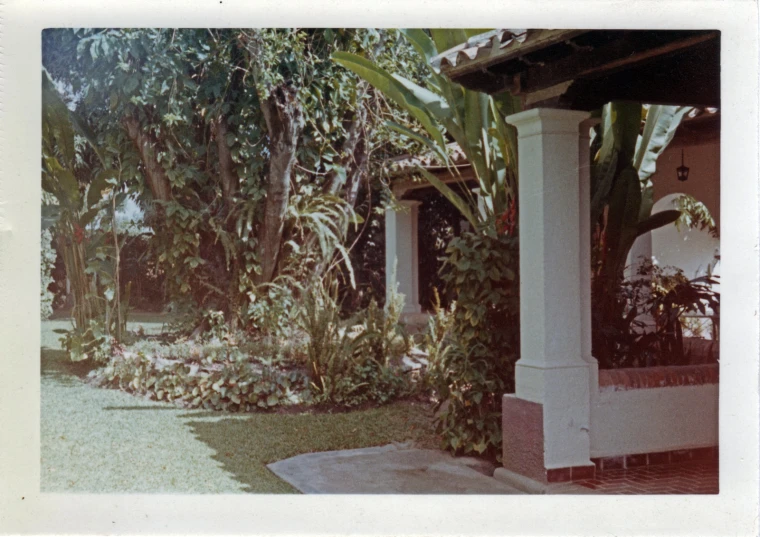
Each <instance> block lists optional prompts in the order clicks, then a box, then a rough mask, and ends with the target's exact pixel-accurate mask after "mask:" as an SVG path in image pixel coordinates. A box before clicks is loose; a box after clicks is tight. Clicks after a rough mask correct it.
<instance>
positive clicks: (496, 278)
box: [427, 227, 520, 459]
mask: <svg viewBox="0 0 760 537" xmlns="http://www.w3.org/2000/svg"><path fill="white" fill-rule="evenodd" d="M447 254H448V258H447V259H446V261H445V264H444V266H443V269H442V271H443V279H444V281H445V282H446V289H447V292H450V293H451V295H452V296H456V297H457V300H456V306H455V307H454V308H453V309H452V310H450V312H449V313H443V312H442V311H441V310H440V308H438V309H437V311H436V312H435V315H434V317H433V319H432V320H431V323H432V324H433V327H432V330H431V332H432V333H431V335H429V336H428V344H427V347H428V352H429V354H430V356H429V358H430V370H429V372H428V377H429V382H430V384H431V385H432V386H433V388H434V390H435V392H436V394H437V396H438V399H439V405H440V408H439V412H438V414H437V417H436V426H437V430H438V432H439V434H441V435H442V437H443V445H444V448H446V449H450V450H452V451H453V452H455V453H465V454H466V453H473V452H474V453H478V454H482V455H486V456H489V457H493V458H496V459H499V458H500V451H501V439H502V436H501V398H502V395H503V394H504V393H510V392H512V391H514V364H515V362H516V360H517V353H518V349H519V333H520V328H519V302H518V300H519V298H518V289H519V288H518V280H517V269H518V257H517V241H516V239H514V238H512V237H510V236H509V235H508V234H501V233H497V231H496V230H495V229H493V228H491V227H485V228H484V229H482V230H481V231H478V232H466V233H463V234H462V235H461V236H460V237H458V238H455V239H453V240H452V241H451V243H450V245H449V247H448V249H447ZM446 334H448V335H446Z"/></svg>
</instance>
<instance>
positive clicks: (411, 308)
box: [385, 200, 422, 313]
mask: <svg viewBox="0 0 760 537" xmlns="http://www.w3.org/2000/svg"><path fill="white" fill-rule="evenodd" d="M398 204H399V205H401V207H402V210H400V211H398V212H397V211H394V210H393V209H391V208H389V209H386V211H385V288H386V293H388V292H390V290H391V289H393V286H394V285H396V283H398V292H399V293H400V294H402V295H404V310H403V312H404V313H420V312H421V311H422V308H421V307H420V297H419V272H420V269H419V265H420V264H419V256H418V244H417V215H418V213H419V206H420V202H419V201H415V200H400V201H399V202H398ZM394 269H395V274H396V281H394V280H393V274H394Z"/></svg>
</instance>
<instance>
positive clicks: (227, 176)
mask: <svg viewBox="0 0 760 537" xmlns="http://www.w3.org/2000/svg"><path fill="white" fill-rule="evenodd" d="M211 128H212V132H213V134H214V137H215V138H216V150H217V153H218V155H219V181H220V183H221V184H222V197H223V198H224V203H225V204H226V205H227V208H228V209H229V208H231V207H232V197H233V196H234V195H235V192H237V188H238V182H239V180H238V176H237V174H236V173H235V163H234V162H232V154H231V153H230V147H229V145H228V144H227V133H228V132H229V130H228V128H227V119H226V118H225V117H224V116H222V117H220V118H219V119H218V120H216V121H215V122H214V123H213V124H212V127H211Z"/></svg>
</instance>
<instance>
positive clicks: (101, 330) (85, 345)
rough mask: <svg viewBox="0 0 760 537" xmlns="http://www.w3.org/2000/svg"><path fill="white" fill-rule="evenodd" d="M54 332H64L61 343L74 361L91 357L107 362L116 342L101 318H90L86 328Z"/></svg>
mask: <svg viewBox="0 0 760 537" xmlns="http://www.w3.org/2000/svg"><path fill="white" fill-rule="evenodd" d="M54 332H56V333H58V334H63V335H62V337H61V338H60V341H61V345H62V346H63V348H64V349H65V350H66V352H67V353H68V354H69V358H70V359H71V361H72V362H81V361H83V360H88V359H90V360H93V361H94V362H98V363H105V362H107V361H108V359H109V357H110V356H111V353H112V352H113V349H114V346H115V344H116V341H115V339H114V338H113V337H112V336H110V335H109V334H108V333H107V332H106V330H105V327H104V324H103V321H102V320H100V319H90V320H89V321H88V325H87V327H86V328H85V329H84V330H80V329H78V328H72V329H71V330H65V329H56V330H54Z"/></svg>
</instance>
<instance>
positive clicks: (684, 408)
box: [590, 384, 718, 457]
mask: <svg viewBox="0 0 760 537" xmlns="http://www.w3.org/2000/svg"><path fill="white" fill-rule="evenodd" d="M590 436H591V456H592V457H614V456H617V455H630V454H637V453H652V452H658V451H670V450H676V449H690V448H697V447H710V446H717V445H718V385H717V384H705V385H699V386H673V387H666V388H648V389H632V390H625V391H603V392H601V393H599V395H598V397H595V398H594V400H593V401H592V404H591V431H590Z"/></svg>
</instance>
